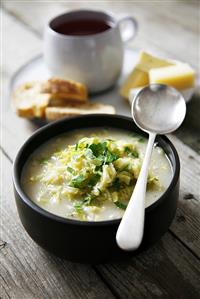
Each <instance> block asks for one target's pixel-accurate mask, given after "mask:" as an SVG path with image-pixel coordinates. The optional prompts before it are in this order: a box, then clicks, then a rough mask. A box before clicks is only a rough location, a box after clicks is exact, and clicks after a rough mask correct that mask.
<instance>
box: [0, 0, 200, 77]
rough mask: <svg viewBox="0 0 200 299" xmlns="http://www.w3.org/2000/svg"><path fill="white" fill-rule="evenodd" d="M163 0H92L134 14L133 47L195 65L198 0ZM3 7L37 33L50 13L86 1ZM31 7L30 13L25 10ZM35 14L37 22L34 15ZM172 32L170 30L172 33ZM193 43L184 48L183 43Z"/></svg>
mask: <svg viewBox="0 0 200 299" xmlns="http://www.w3.org/2000/svg"><path fill="white" fill-rule="evenodd" d="M190 2H191V3H190V5H189V4H188V3H187V2H185V1H164V2H160V3H159V4H158V2H148V3H147V2H132V1H126V5H124V3H123V2H118V3H115V5H113V1H108V0H107V1H104V2H103V3H102V2H100V1H94V2H93V5H92V7H93V9H103V10H104V9H107V10H109V11H111V12H113V13H114V14H116V16H118V17H119V18H120V16H121V15H123V14H125V15H127V14H129V15H133V16H135V18H136V19H137V20H138V23H139V32H138V35H137V37H136V38H135V40H134V41H133V42H131V45H132V46H133V47H134V48H136V49H141V48H144V49H146V50H150V51H153V52H155V53H157V54H160V55H164V56H166V57H167V56H168V57H169V56H171V57H172V58H174V59H180V60H183V61H188V62H189V63H191V64H192V65H193V67H194V68H197V71H198V72H199V70H198V67H197V64H196V62H197V61H198V38H197V36H198V34H199V27H198V7H199V3H198V1H193V2H192V1H190ZM3 4H4V7H5V8H6V9H7V10H8V11H9V12H10V13H12V14H14V15H15V16H17V17H18V18H19V19H20V20H22V21H23V22H24V23H25V24H28V25H29V26H30V27H31V28H33V29H34V30H35V31H36V32H38V33H39V34H41V33H42V31H43V29H44V25H45V24H46V23H47V22H48V20H49V19H51V18H52V17H53V16H55V15H57V14H59V13H61V12H65V11H68V10H70V9H80V8H88V4H87V3H86V2H82V3H81V2H77V1H74V2H73V3H72V2H60V3H56V2H50V3H48V6H47V5H46V4H45V3H42V1H41V3H38V2H34V1H28V2H25V3H24V2H23V3H20V2H18V3H17V4H16V3H13V2H12V1H3ZM30 9H31V12H32V13H31V14H30V13H28V12H29V10H30ZM36 18H37V22H35V19H36ZM172 33H173V34H172ZM186 44H187V45H192V46H191V47H190V46H189V47H187V51H183V49H185V45H186Z"/></svg>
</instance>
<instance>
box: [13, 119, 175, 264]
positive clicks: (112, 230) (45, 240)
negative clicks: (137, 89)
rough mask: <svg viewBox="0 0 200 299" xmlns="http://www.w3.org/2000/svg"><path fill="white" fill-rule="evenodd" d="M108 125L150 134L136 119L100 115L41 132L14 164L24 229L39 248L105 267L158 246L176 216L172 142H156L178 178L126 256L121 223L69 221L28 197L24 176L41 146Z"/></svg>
mask: <svg viewBox="0 0 200 299" xmlns="http://www.w3.org/2000/svg"><path fill="white" fill-rule="evenodd" d="M104 126H106V127H113V128H119V129H124V130H127V131H129V132H130V131H132V132H133V131H134V132H137V133H139V134H141V135H144V136H145V135H146V134H145V133H144V132H142V131H141V130H140V129H138V127H137V126H136V125H135V124H134V123H133V121H132V119H130V118H128V117H124V116H118V115H104V114H101V115H100V114H99V115H86V116H79V117H75V118H70V119H63V120H60V121H57V122H54V123H51V124H48V125H46V126H45V127H43V128H41V129H39V130H37V131H36V132H35V133H34V134H33V135H32V136H31V137H30V138H29V139H28V140H27V141H26V142H25V143H24V145H23V146H22V147H21V149H20V151H19V152H18V154H17V157H16V159H15V162H14V175H13V181H14V191H15V199H16V204H17V209H18V213H19V217H20V219H21V222H22V224H23V226H24V228H25V230H26V231H27V233H28V234H29V235H30V237H31V238H32V239H33V240H34V241H35V242H36V243H38V244H39V245H40V246H42V247H43V248H45V249H47V250H49V251H50V252H52V253H54V254H56V255H57V256H59V257H63V258H66V259H68V260H71V261H76V262H88V263H100V262H104V261H107V260H110V259H119V258H124V257H128V256H129V255H133V254H135V253H138V252H140V251H141V250H144V249H145V248H147V247H149V246H150V245H152V244H153V243H155V242H156V241H157V240H158V239H159V238H160V237H161V236H162V235H163V234H164V233H165V232H166V231H167V229H168V227H169V225H170V224H171V222H172V220H173V217H174V215H175V212H176V207H177V200H178V194H179V173H180V162H179V158H178V154H177V152H176V150H175V148H174V146H173V144H172V143H171V142H170V141H169V139H168V138H167V137H165V136H162V137H161V136H158V137H157V140H156V141H157V142H158V145H159V146H160V147H162V148H163V150H164V151H165V153H166V155H167V156H168V158H169V160H170V161H171V164H172V168H173V178H172V181H171V183H170V185H169V187H168V188H167V190H166V191H165V192H164V194H163V195H162V196H161V197H160V198H159V199H158V200H157V201H156V202H155V203H153V204H152V205H151V206H149V207H148V208H146V210H145V226H144V236H143V241H142V244H141V246H140V247H139V249H138V250H137V251H135V252H125V251H123V250H121V249H120V248H119V247H118V246H117V244H116V240H115V235H116V231H117V228H118V225H119V223H120V220H119V219H118V220H108V221H101V222H85V221H78V220H72V219H65V218H62V217H59V216H56V215H54V214H51V213H49V212H47V211H45V210H43V209H42V208H40V207H39V206H37V205H36V204H35V203H34V202H33V201H32V200H31V199H30V198H28V196H27V195H26V194H25V193H24V191H23V189H22V187H21V182H20V180H21V174H22V169H23V167H24V164H25V162H26V161H27V159H28V158H29V156H30V155H31V154H32V153H33V151H35V150H36V149H37V148H38V146H40V145H41V144H43V143H44V142H46V141H47V140H49V139H50V138H52V137H54V136H57V135H59V134H62V133H65V132H68V131H72V130H74V129H80V128H89V127H104Z"/></svg>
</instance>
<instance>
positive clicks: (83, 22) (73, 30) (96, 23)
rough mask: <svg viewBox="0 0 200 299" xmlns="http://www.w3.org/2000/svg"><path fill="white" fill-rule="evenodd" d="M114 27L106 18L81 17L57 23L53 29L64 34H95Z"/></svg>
mask: <svg viewBox="0 0 200 299" xmlns="http://www.w3.org/2000/svg"><path fill="white" fill-rule="evenodd" d="M111 27H112V24H111V22H110V23H109V22H106V21H105V20H98V19H90V18H80V19H75V20H72V19H71V20H69V19H68V18H66V20H63V22H62V23H60V24H55V25H54V26H52V29H53V30H54V31H56V32H58V33H60V34H64V35H77V36H81V35H93V34H97V33H101V32H104V31H106V30H108V29H110V28H111Z"/></svg>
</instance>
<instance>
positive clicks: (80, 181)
mask: <svg viewBox="0 0 200 299" xmlns="http://www.w3.org/2000/svg"><path fill="white" fill-rule="evenodd" d="M70 186H71V187H74V188H83V187H84V186H85V177H84V176H83V175H82V174H80V175H79V176H77V177H75V178H74V179H72V180H71V183H70Z"/></svg>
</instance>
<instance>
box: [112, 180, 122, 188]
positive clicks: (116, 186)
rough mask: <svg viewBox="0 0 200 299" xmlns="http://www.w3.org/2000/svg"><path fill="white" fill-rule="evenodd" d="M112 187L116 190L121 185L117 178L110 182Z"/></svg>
mask: <svg viewBox="0 0 200 299" xmlns="http://www.w3.org/2000/svg"><path fill="white" fill-rule="evenodd" d="M112 187H113V188H114V189H115V190H116V191H119V189H120V187H121V184H120V181H119V178H116V179H115V180H114V182H113V184H112Z"/></svg>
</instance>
